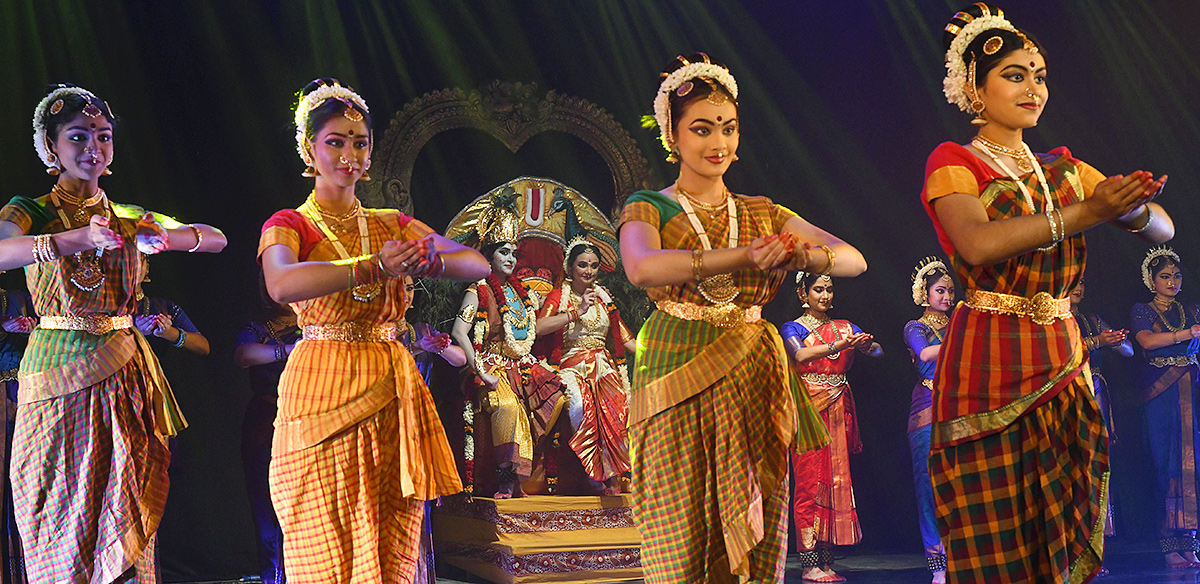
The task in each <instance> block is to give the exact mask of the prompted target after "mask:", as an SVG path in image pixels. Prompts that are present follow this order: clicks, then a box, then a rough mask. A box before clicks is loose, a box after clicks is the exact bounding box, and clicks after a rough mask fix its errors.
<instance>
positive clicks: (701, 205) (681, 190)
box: [675, 182, 729, 213]
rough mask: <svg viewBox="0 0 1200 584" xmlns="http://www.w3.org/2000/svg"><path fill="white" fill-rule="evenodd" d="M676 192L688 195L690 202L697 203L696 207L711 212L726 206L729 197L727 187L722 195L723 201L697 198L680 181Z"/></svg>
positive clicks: (676, 186)
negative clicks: (711, 201) (708, 200)
mask: <svg viewBox="0 0 1200 584" xmlns="http://www.w3.org/2000/svg"><path fill="white" fill-rule="evenodd" d="M675 192H677V193H679V194H680V195H681V196H684V197H687V199H688V202H690V203H691V204H693V205H695V206H696V208H698V209H704V210H705V211H708V212H709V213H713V212H715V211H717V210H719V209H721V207H724V206H725V201H726V200H728V199H729V189H725V192H724V193H722V197H721V201H720V202H718V203H705V202H704V201H701V200H700V199H697V198H696V195H693V194H692V193H690V192H688V191H686V190H684V188H683V187H681V186H679V183H678V182H677V183H675Z"/></svg>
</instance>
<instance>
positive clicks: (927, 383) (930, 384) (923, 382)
mask: <svg viewBox="0 0 1200 584" xmlns="http://www.w3.org/2000/svg"><path fill="white" fill-rule="evenodd" d="M921 385H924V386H925V387H927V388H929V391H933V380H932V379H922V380H921Z"/></svg>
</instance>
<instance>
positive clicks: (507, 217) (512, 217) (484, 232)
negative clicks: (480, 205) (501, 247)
mask: <svg viewBox="0 0 1200 584" xmlns="http://www.w3.org/2000/svg"><path fill="white" fill-rule="evenodd" d="M520 231H521V219H520V218H519V217H517V216H516V214H514V213H513V212H512V211H510V210H508V209H505V208H503V207H500V206H496V205H494V206H492V207H489V208H487V209H486V210H484V212H483V213H481V214H480V215H479V219H478V220H477V221H476V223H475V232H476V233H478V234H479V247H481V248H482V247H484V246H486V245H489V244H493V243H511V244H514V245H515V244H516V243H517V234H518V233H520Z"/></svg>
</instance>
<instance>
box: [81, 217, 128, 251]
mask: <svg viewBox="0 0 1200 584" xmlns="http://www.w3.org/2000/svg"><path fill="white" fill-rule="evenodd" d="M108 227H109V219H108V217H105V216H103V215H92V219H91V221H89V222H88V226H87V227H85V228H84V229H87V235H88V241H89V242H90V243H91V245H90V247H92V248H96V249H117V248H119V247H121V246H123V245H125V239H124V238H122V237H121V234H119V233H117V232H116V231H113V230H112V229H109V228H108Z"/></svg>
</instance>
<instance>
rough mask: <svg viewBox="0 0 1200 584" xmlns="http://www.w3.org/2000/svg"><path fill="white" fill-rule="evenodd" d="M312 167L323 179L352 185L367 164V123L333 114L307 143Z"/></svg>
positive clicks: (369, 139)
mask: <svg viewBox="0 0 1200 584" xmlns="http://www.w3.org/2000/svg"><path fill="white" fill-rule="evenodd" d="M310 152H312V156H313V167H315V168H316V169H317V173H318V174H320V177H321V178H322V179H324V180H328V181H332V182H333V183H334V184H335V185H337V186H340V187H349V186H354V183H355V182H357V181H358V179H360V178H362V175H363V173H365V172H366V170H367V167H369V166H370V165H371V137H370V134H368V133H367V122H366V121H363V120H360V121H357V122H352V121H350V120H348V119H346V117H345V116H333V117H331V118H329V120H328V121H326V122H325V125H324V126H321V129H319V130H317V133H316V136H315V137H314V139H313V141H312V143H311V150H310Z"/></svg>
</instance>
